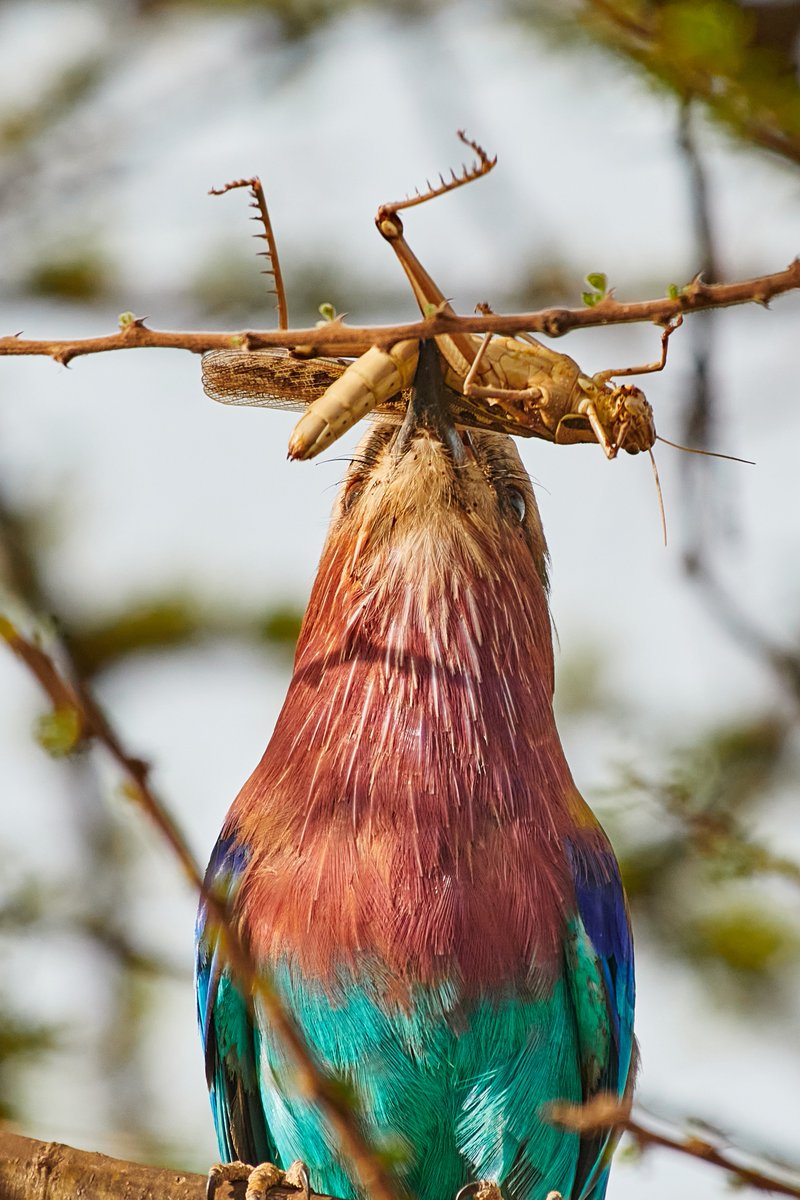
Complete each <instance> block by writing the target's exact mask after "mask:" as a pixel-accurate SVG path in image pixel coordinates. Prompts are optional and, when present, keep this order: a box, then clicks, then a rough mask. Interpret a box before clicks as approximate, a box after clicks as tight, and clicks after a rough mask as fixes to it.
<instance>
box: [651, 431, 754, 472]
mask: <svg viewBox="0 0 800 1200" xmlns="http://www.w3.org/2000/svg"><path fill="white" fill-rule="evenodd" d="M656 441H657V442H663V443H664V445H665V446H672V448H673V450H684V451H685V452H686V454H705V455H706V456H707V457H708V458H725V459H727V460H728V462H738V463H745V464H746V465H747V466H748V467H754V466H755V465H756V464H755V463H754V462H753V460H752V458H738V457H737V456H736V455H735V454H720V452H719V450H700V449H699V448H698V447H697V446H682V445H681V444H680V442H671V441H670V440H669V438H665V437H662V436H661V434H660V433H657V434H656Z"/></svg>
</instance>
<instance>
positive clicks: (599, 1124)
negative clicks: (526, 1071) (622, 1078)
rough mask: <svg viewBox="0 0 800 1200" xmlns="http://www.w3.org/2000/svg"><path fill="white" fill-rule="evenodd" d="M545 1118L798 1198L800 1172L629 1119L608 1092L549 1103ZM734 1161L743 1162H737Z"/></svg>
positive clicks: (626, 1105) (624, 1104)
mask: <svg viewBox="0 0 800 1200" xmlns="http://www.w3.org/2000/svg"><path fill="white" fill-rule="evenodd" d="M548 1118H549V1120H550V1121H551V1123H552V1124H553V1125H559V1126H561V1127H562V1128H564V1129H574V1130H576V1131H578V1132H581V1133H590V1132H593V1131H594V1130H600V1129H608V1127H609V1126H615V1127H616V1128H617V1129H619V1130H620V1132H624V1133H627V1134H629V1135H630V1137H631V1138H633V1140H634V1142H635V1143H636V1145H637V1146H638V1147H639V1148H640V1149H642V1150H645V1149H648V1148H649V1147H651V1146H655V1147H659V1148H661V1149H664V1150H673V1151H675V1152H676V1153H678V1154H683V1155H685V1156H687V1157H688V1158H697V1159H700V1160H701V1161H702V1162H705V1163H708V1164H709V1166H712V1167H719V1168H720V1169H721V1170H723V1171H726V1172H727V1173H728V1174H729V1175H730V1176H731V1181H732V1182H736V1183H737V1184H742V1185H744V1186H746V1187H751V1188H754V1189H755V1190H756V1191H759V1192H773V1193H775V1194H776V1195H778V1196H794V1197H795V1198H796V1200H798V1198H800V1172H798V1170H797V1169H794V1168H791V1169H790V1168H785V1167H783V1166H782V1165H781V1164H779V1163H774V1162H769V1161H767V1160H765V1159H763V1158H761V1157H760V1156H756V1155H750V1154H748V1155H744V1152H742V1151H740V1150H738V1149H737V1148H735V1147H732V1146H724V1147H723V1146H722V1145H721V1144H720V1143H719V1141H713V1140H711V1138H710V1137H708V1136H700V1135H699V1134H696V1133H689V1132H685V1131H684V1130H680V1129H675V1128H674V1126H673V1127H670V1126H669V1125H668V1124H667V1123H666V1122H663V1121H656V1120H655V1119H654V1118H652V1117H649V1116H642V1115H641V1114H638V1115H637V1116H635V1117H632V1116H631V1106H630V1102H629V1101H625V1100H623V1101H620V1100H619V1099H618V1097H617V1096H615V1095H612V1094H611V1093H609V1092H605V1093H601V1094H600V1095H598V1096H595V1098H594V1099H593V1100H590V1101H589V1102H588V1103H587V1104H582V1105H581V1104H568V1103H561V1102H559V1103H557V1104H551V1105H550V1106H549V1108H548ZM737 1156H741V1157H746V1158H747V1161H746V1162H739V1161H738V1160H737Z"/></svg>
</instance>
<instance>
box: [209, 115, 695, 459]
mask: <svg viewBox="0 0 800 1200" xmlns="http://www.w3.org/2000/svg"><path fill="white" fill-rule="evenodd" d="M458 136H459V138H460V139H461V141H462V142H464V144H465V145H467V146H469V147H470V148H471V149H472V150H473V151H474V152H475V154H476V156H477V158H476V161H475V162H474V163H473V165H472V166H471V167H470V168H467V167H464V168H463V170H462V172H461V174H460V175H456V174H455V172H452V171H451V173H450V178H449V179H447V180H445V179H444V178H443V177H442V176H440V183H439V186H436V187H431V186H430V184H428V185H427V190H426V191H425V192H422V193H417V194H416V195H414V196H412V197H410V198H406V199H405V200H400V201H397V202H395V203H391V204H384V205H382V206H381V207H380V208H379V210H378V213H377V216H376V218H375V221H376V225H377V227H378V230H379V232H380V234H381V236H382V237H383V238H385V239H386V241H388V242H389V244H390V245H391V246H392V248H393V250H394V252H395V254H396V255H397V257H398V259H399V261H400V264H401V266H402V267H403V270H404V271H405V273H406V276H407V277H408V280H409V282H410V284H411V288H412V290H413V292H414V296H415V298H416V300H417V303H418V304H419V306H420V310H421V311H422V313H423V314H427V313H429V312H430V311H431V310H432V309H435V310H437V311H442V312H446V313H448V314H452V313H453V312H454V310H453V309H452V307H451V306H450V304H449V303H448V301H447V299H446V297H445V296H444V293H443V292H442V291H441V289H440V288H439V287H438V286H437V284H436V283H434V281H433V279H432V278H431V276H430V275H429V274H428V272H427V271H426V270H425V268H424V267H423V266H422V264H421V263H420V261H419V259H418V258H417V257H416V255H415V254H414V252H413V251H412V250H411V248H410V247H409V245H408V243H407V242H406V240H405V236H404V232H403V224H402V221H401V220H400V217H399V216H398V214H399V212H400V211H401V210H403V209H407V208H412V207H414V206H416V205H418V204H423V203H425V202H427V201H428V200H431V199H433V198H435V197H436V196H441V195H444V194H445V193H447V192H450V191H454V190H455V189H456V188H459V187H462V186H463V185H464V184H467V183H471V182H472V181H473V180H476V179H479V178H481V177H482V176H483V175H487V174H488V173H489V171H491V170H492V168H493V167H494V166H495V163H496V161H497V160H496V159H494V158H492V159H490V158H489V157H488V155H487V154H486V152H485V151H484V150H483V149H482V148H481V147H480V146H479V145H478V144H477V143H476V142H472V141H470V140H469V139H468V138H467V137H466V136H465V134H464V133H463V132H459V135H458ZM245 184H249V185H250V186H251V188H252V190H253V196H254V200H255V203H254V207H258V208H259V210H260V215H261V219H262V220H263V221H264V225H265V229H266V233H265V234H264V235H261V236H264V237H265V238H266V240H267V243H268V247H269V249H268V252H267V257H269V258H270V260H271V264H272V265H271V268H270V270H269V272H268V273H269V274H272V275H273V276H274V279H275V291H276V293H277V294H278V301H279V313H280V319H281V326H280V327H281V328H286V324H285V304H284V301H283V288H282V285H281V282H280V273H279V267H278V265H277V252H276V250H275V244H274V239H273V237H272V231H271V228H270V225H269V218H268V216H267V213H266V205H265V203H264V200H263V192H262V191H261V188H260V183H259V182H258V180H238V181H236V182H235V183H232V184H228V185H226V187H225V188H223V189H220V191H227V190H228V189H229V188H232V187H240V186H243V185H245ZM257 236H258V235H257ZM482 307H483V311H485V312H488V311H489V310H488V308H487V307H486V306H482ZM680 320H681V318H680V317H679V318H678V320H677V321H675V322H673V323H672V324H670V325H668V326H667V327H666V328H664V330H663V332H662V337H661V356H660V358H659V359H658V361H657V362H652V363H645V364H643V365H641V366H637V367H626V368H622V369H620V370H608V371H600V372H598V373H596V374H594V375H591V376H590V375H586V374H585V373H584V372H583V371H581V369H580V367H579V366H578V364H577V363H576V362H575V361H574V360H573V359H572V358H570V357H569V356H568V355H566V354H562V353H559V352H558V351H556V350H552V349H550V348H549V347H548V346H545V345H544V344H543V343H542V342H540V341H538V340H537V339H536V338H534V337H532V336H530V335H528V334H523V335H520V336H518V337H513V338H512V337H499V336H496V335H494V334H491V333H489V334H487V335H486V336H485V337H483V338H482V337H480V336H479V335H476V334H469V333H463V334H458V333H454V334H446V335H441V336H437V338H436V343H437V346H438V349H439V352H440V354H441V357H442V365H443V373H444V379H445V383H446V385H447V387H448V388H449V390H450V397H451V401H450V402H451V411H452V415H453V418H454V420H455V421H456V423H457V424H460V425H464V426H467V427H470V426H472V427H478V428H483V429H493V430H496V431H498V432H502V433H512V434H517V435H519V436H522V437H539V438H542V439H544V440H545V441H550V442H556V443H559V444H561V445H574V444H577V443H581V442H598V443H599V444H600V445H601V446H602V448H603V451H604V452H605V454H606V456H607V457H608V458H609V459H612V458H615V457H616V455H617V453H618V452H619V451H620V450H623V449H624V450H626V451H628V453H630V454H636V453H638V452H639V451H647V452H649V453H650V456H651V459H652V446H653V444H654V442H655V440H656V431H655V423H654V420H653V410H652V408H651V406H650V404H649V403H648V401H647V399H646V398H645V396H644V394H643V392H642V391H640V389H639V388H637V387H635V386H633V385H631V384H612V382H611V380H612V379H613V378H615V377H625V376H631V375H640V374H648V373H650V372H654V371H661V370H663V368H664V366H665V364H666V360H667V342H668V339H669V337H670V335H671V334H672V332H673V331H674V329H675V328H677V326H678V324H680ZM418 352H419V343H418V342H416V341H413V340H405V341H400V342H397V343H395V345H394V346H392V347H391V348H390V349H388V350H383V349H380V348H379V347H377V346H373V347H371V348H370V349H369V350H367V351H366V353H364V354H362V355H361V357H360V358H357V359H355V360H354V361H351V362H346V361H343V360H341V359H332V358H314V359H310V360H304V359H300V358H297V357H294V356H292V355H290V354H289V353H288V352H286V351H278V352H277V353H276V352H273V351H249V352H248V351H233V350H221V351H212V352H210V353H208V354H206V355H205V356H204V358H203V387H204V389H205V391H206V394H207V395H209V396H211V397H212V398H213V399H215V400H219V401H221V402H223V403H226V404H250V405H257V406H266V407H271V408H300V409H305V411H304V413H303V416H302V417H301V419H300V421H299V422H298V423H297V425H296V427H295V429H294V431H293V433H292V435H291V438H290V441H289V456H290V458H300V459H306V458H313V457H314V456H315V455H316V454H319V453H320V451H321V450H324V449H325V448H326V447H327V446H329V445H331V443H332V442H334V441H335V440H336V438H338V437H339V436H341V434H343V433H344V432H346V430H348V429H349V428H350V427H351V426H352V425H354V424H355V423H356V422H357V421H358V420H360V419H361V417H363V416H366V415H367V413H369V412H372V411H377V412H380V413H386V414H388V415H392V416H395V417H399V416H400V415H401V414H402V412H403V411H404V408H405V403H404V399H406V398H407V392H408V389H409V388H410V386H411V382H412V380H413V378H414V372H415V370H416V366H417V359H418ZM653 465H654V467H655V464H653Z"/></svg>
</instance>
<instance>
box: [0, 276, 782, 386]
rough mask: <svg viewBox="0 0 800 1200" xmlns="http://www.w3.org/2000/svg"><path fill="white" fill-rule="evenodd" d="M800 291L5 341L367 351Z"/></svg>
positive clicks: (73, 353)
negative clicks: (393, 321)
mask: <svg viewBox="0 0 800 1200" xmlns="http://www.w3.org/2000/svg"><path fill="white" fill-rule="evenodd" d="M797 288H800V259H797V258H796V259H795V260H794V261H793V262H792V263H790V265H789V266H788V267H787V268H786V269H785V270H783V271H776V272H774V273H773V274H771V275H760V276H758V277H757V278H755V279H745V280H740V281H739V282H738V283H704V282H703V280H702V279H701V278H700V277H697V278H696V279H693V280H692V282H691V283H689V284H687V285H686V286H685V287H683V288H681V289H680V290H677V291H676V292H675V294H674V295H669V296H662V297H660V298H658V299H655V300H640V301H635V302H631V303H624V302H622V301H618V300H615V299H614V297H613V296H612V295H611V294H609V295H607V296H604V297H603V299H602V300H600V301H599V302H598V303H597V304H595V305H593V306H591V307H590V306H586V307H582V308H544V309H540V310H539V311H538V312H529V313H514V314H510V315H506V316H503V315H501V314H498V313H489V314H485V313H480V314H476V315H474V316H458V315H456V314H453V313H447V312H435V313H432V314H431V315H430V316H428V317H425V318H424V319H422V320H420V321H411V322H407V323H406V324H403V325H373V326H350V325H347V324H346V323H345V322H344V321H342V320H341V319H337V320H334V321H327V322H322V323H321V324H320V325H316V326H314V327H312V328H310V329H275V330H261V331H257V330H249V331H248V330H245V331H240V332H238V333H191V332H175V331H171V330H158V329H150V328H149V327H148V326H147V325H146V324H145V323H144V318H141V317H130V316H129V315H128V314H126V316H125V318H124V319H122V320H121V321H120V327H119V329H118V330H117V332H116V333H109V334H105V335H102V336H100V337H91V338H74V339H61V340H55V341H54V340H50V339H47V338H43V339H30V338H22V337H20V336H18V335H13V336H10V337H4V338H0V356H2V355H22V354H25V355H30V354H38V355H46V356H49V357H50V358H53V359H55V360H56V362H60V363H62V364H63V365H64V366H67V365H68V364H69V363H70V362H71V361H72V359H73V358H77V357H78V356H79V355H82V354H101V353H104V352H105V351H108V350H133V349H141V348H143V347H158V348H161V349H166V350H190V351H191V352H192V353H194V354H203V353H205V351H207V350H239V349H246V350H262V349H267V348H270V347H283V348H286V349H289V350H293V351H295V352H296V353H297V354H300V355H302V356H306V357H310V356H312V355H315V354H338V355H346V356H354V355H360V354H364V353H365V352H366V351H367V350H368V349H369V348H370V346H380V347H382V348H387V347H390V346H393V345H394V344H395V343H396V342H399V341H403V340H405V339H407V338H411V339H419V340H422V339H424V338H432V337H437V336H439V335H441V334H459V333H489V332H491V333H498V334H506V335H510V334H515V333H543V334H546V335H547V336H548V337H561V336H562V335H563V334H565V333H569V332H570V330H572V329H587V328H590V327H591V326H595V325H620V324H630V323H632V322H636V321H651V322H653V323H654V324H656V325H667V324H668V323H669V322H670V321H671V320H673V319H674V318H675V317H677V316H679V315H680V314H681V313H692V312H701V311H703V310H705V309H710V308H729V307H730V306H732V305H736V304H768V303H769V301H770V300H772V299H773V298H774V297H775V296H780V295H783V294H784V293H786V292H791V291H794V290H796V289H797Z"/></svg>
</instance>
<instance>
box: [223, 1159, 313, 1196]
mask: <svg viewBox="0 0 800 1200" xmlns="http://www.w3.org/2000/svg"><path fill="white" fill-rule="evenodd" d="M244 1181H246V1182H247V1191H246V1192H245V1200H266V1197H267V1193H268V1192H269V1191H270V1190H271V1189H272V1188H274V1187H289V1188H295V1189H297V1190H298V1191H299V1192H300V1193H301V1194H302V1197H303V1200H310V1197H311V1186H310V1183H309V1177H308V1167H307V1166H306V1164H305V1163H304V1162H300V1160H299V1159H298V1160H297V1162H293V1163H292V1165H291V1166H290V1167H289V1169H288V1171H283V1170H281V1168H280V1167H276V1166H275V1164H274V1163H270V1162H265V1163H259V1164H258V1166H256V1167H254V1166H252V1165H251V1164H250V1163H243V1162H230V1163H216V1164H215V1165H214V1166H213V1167H212V1168H211V1170H210V1171H209V1172H208V1183H207V1184H206V1200H214V1196H215V1194H216V1190H217V1188H218V1187H219V1185H220V1184H221V1183H241V1182H244Z"/></svg>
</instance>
